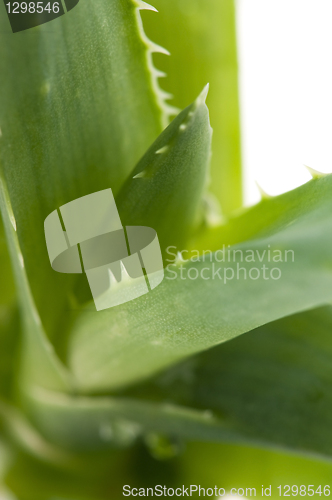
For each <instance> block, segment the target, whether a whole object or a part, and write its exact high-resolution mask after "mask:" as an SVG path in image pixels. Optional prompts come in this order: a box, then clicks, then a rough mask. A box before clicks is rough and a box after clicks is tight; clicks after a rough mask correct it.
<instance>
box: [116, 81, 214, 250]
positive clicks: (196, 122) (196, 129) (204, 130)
mask: <svg viewBox="0 0 332 500" xmlns="http://www.w3.org/2000/svg"><path fill="white" fill-rule="evenodd" d="M207 90H208V89H207V88H205V89H204V91H203V92H202V94H201V95H200V96H199V97H198V98H197V99H196V101H195V102H194V103H193V104H192V105H191V106H188V107H187V108H186V109H185V110H184V111H182V113H180V114H179V115H178V116H177V117H176V118H175V119H174V120H173V121H172V123H171V124H170V125H169V127H168V128H167V129H166V130H164V132H163V133H162V134H161V135H160V136H159V137H158V139H157V140H156V141H155V142H154V143H153V144H152V146H151V147H150V148H149V150H148V151H147V152H146V154H145V155H144V156H143V158H142V159H141V160H140V161H139V162H138V164H137V166H136V167H135V169H134V171H133V172H132V173H131V175H130V177H129V179H128V180H127V182H126V183H125V185H124V186H123V188H122V190H121V191H120V194H119V196H118V198H117V200H116V202H117V207H118V210H119V213H120V216H121V220H122V224H123V225H124V226H126V225H129V226H140V225H142V226H149V227H152V228H153V229H155V230H156V231H157V234H158V238H159V241H160V244H161V248H162V250H163V252H165V250H166V248H167V247H168V246H170V245H171V246H174V247H175V248H178V249H179V250H180V249H181V248H183V246H184V245H185V244H186V242H187V240H188V238H189V236H190V235H191V234H192V233H193V232H194V230H195V229H196V228H197V226H198V224H199V223H200V222H201V219H202V211H203V210H202V209H203V205H202V198H203V194H205V189H206V181H207V174H208V167H209V160H210V148H211V135H212V131H211V128H210V124H209V112H208V109H207V107H206V105H205V99H206V94H207Z"/></svg>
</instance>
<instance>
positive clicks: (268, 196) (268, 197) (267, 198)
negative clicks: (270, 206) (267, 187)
mask: <svg viewBox="0 0 332 500" xmlns="http://www.w3.org/2000/svg"><path fill="white" fill-rule="evenodd" d="M255 183H256V186H257V188H258V191H259V193H260V195H261V198H262V200H270V199H271V198H273V196H271V195H270V194H268V193H267V192H266V191H264V189H263V188H262V186H261V185H260V184H258V182H257V181H255Z"/></svg>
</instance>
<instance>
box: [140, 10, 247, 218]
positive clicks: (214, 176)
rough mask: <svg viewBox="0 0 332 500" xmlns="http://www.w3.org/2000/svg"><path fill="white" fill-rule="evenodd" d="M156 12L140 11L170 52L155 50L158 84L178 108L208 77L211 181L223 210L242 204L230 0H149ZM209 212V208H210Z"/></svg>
mask: <svg viewBox="0 0 332 500" xmlns="http://www.w3.org/2000/svg"><path fill="white" fill-rule="evenodd" d="M153 5H154V6H155V7H156V8H157V9H158V11H159V15H156V14H153V13H150V12H146V13H144V17H143V20H144V26H145V28H146V31H147V33H148V35H149V36H150V37H151V38H152V39H153V40H155V41H157V42H158V43H160V44H161V45H163V46H165V47H167V48H168V49H169V51H170V52H171V57H168V58H164V57H158V55H156V56H155V58H156V63H157V66H158V67H160V68H161V69H163V70H164V71H165V73H166V75H167V77H166V78H165V80H164V81H163V82H162V83H163V87H165V88H166V90H168V91H169V92H171V93H172V94H173V96H174V100H172V102H174V104H175V105H176V106H179V107H180V108H184V107H185V106H187V105H188V102H190V100H193V99H194V98H195V96H196V95H197V94H198V92H199V91H200V88H202V87H203V85H205V84H206V82H209V83H210V93H209V97H208V101H207V103H208V106H209V109H210V113H211V123H212V127H213V130H214V136H213V142H212V153H213V155H212V162H211V184H210V186H209V190H210V191H211V192H212V193H213V194H214V195H215V196H216V197H217V198H218V200H219V202H220V204H221V206H222V209H223V212H224V213H226V214H229V213H230V212H232V211H233V210H234V209H237V208H239V207H240V206H241V205H242V175H241V155H240V151H241V148H240V124H239V103H238V67H237V53H236V33H235V6H234V2H233V0H222V1H220V0H204V1H202V0H181V1H179V0H168V1H167V2H165V1H164V0H155V1H154V2H153ZM212 213H213V208H212Z"/></svg>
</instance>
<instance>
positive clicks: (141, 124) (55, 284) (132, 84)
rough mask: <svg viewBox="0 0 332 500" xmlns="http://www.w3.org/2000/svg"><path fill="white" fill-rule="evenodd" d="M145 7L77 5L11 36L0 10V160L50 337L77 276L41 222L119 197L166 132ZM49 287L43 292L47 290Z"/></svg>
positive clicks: (127, 2)
mask: <svg viewBox="0 0 332 500" xmlns="http://www.w3.org/2000/svg"><path fill="white" fill-rule="evenodd" d="M145 7H146V6H144V4H143V3H142V2H135V1H134V0H123V1H120V2H119V1H118V0H93V1H86V0H82V1H81V2H79V4H78V5H77V6H76V7H75V8H74V9H72V10H71V11H70V12H68V13H67V14H65V15H64V16H62V17H60V18H57V19H55V20H53V21H51V22H50V23H46V24H43V25H41V26H39V27H36V28H33V29H29V30H26V31H23V32H19V33H15V34H14V35H13V34H12V33H11V30H10V25H9V21H8V18H7V15H6V11H5V5H4V3H3V2H1V4H0V88H1V92H0V129H1V133H0V135H1V138H0V161H1V164H2V168H3V174H4V177H5V179H6V183H7V186H8V192H9V196H10V200H11V204H12V208H13V213H14V216H15V220H16V226H17V234H18V237H19V241H20V246H21V250H22V254H23V256H24V260H25V265H26V271H27V275H28V279H29V282H30V286H31V290H32V293H33V296H34V299H35V301H36V306H37V309H38V311H39V313H40V314H41V316H42V321H43V324H44V327H45V330H46V331H47V333H48V334H49V335H50V336H52V335H55V334H56V333H57V332H59V331H62V330H63V329H64V328H65V326H64V323H65V322H64V320H63V317H62V314H61V312H62V311H65V310H66V309H68V293H69V292H70V291H72V289H73V286H74V282H75V280H74V279H73V277H72V276H70V275H61V274H59V273H55V272H54V271H53V270H52V269H51V267H50V264H49V260H48V256H47V251H46V245H45V238H44V229H43V222H44V219H45V218H46V217H47V215H48V214H49V213H50V212H52V211H53V210H54V209H55V208H57V207H59V206H60V205H62V204H64V203H66V202H69V201H71V200H73V199H75V198H77V197H80V196H83V195H86V194H88V193H91V192H95V191H98V190H101V189H105V188H106V187H111V188H112V189H113V190H114V193H115V192H116V191H118V189H119V188H120V186H121V184H122V182H123V181H124V180H125V178H126V177H127V175H128V173H129V172H130V170H131V169H132V168H133V167H134V165H135V164H136V162H137V161H138V160H139V158H140V156H141V155H142V154H143V153H144V151H145V150H146V148H147V147H148V146H149V145H150V144H151V143H152V141H153V140H154V139H155V138H156V137H157V136H158V134H159V133H160V132H161V130H162V125H161V122H162V115H163V114H165V112H166V108H165V107H163V109H161V107H160V103H161V101H162V98H161V95H159V94H158V95H156V93H155V90H156V73H155V72H154V73H153V74H152V72H151V71H153V70H152V67H151V53H152V52H153V51H158V50H161V49H160V48H158V47H157V46H154V45H153V44H152V43H150V42H149V41H148V40H147V38H146V36H145V35H144V33H143V31H142V25H141V21H140V17H139V11H138V9H140V8H145ZM46 291H47V293H46Z"/></svg>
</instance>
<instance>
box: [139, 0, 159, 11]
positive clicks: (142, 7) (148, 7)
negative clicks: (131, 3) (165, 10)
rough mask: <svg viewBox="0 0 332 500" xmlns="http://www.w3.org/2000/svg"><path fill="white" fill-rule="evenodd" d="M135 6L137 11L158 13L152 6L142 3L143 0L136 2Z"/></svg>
mask: <svg viewBox="0 0 332 500" xmlns="http://www.w3.org/2000/svg"><path fill="white" fill-rule="evenodd" d="M137 6H138V8H139V10H152V12H158V10H157V9H156V8H155V7H154V6H153V5H150V4H149V3H146V2H143V0H138V2H137Z"/></svg>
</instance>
